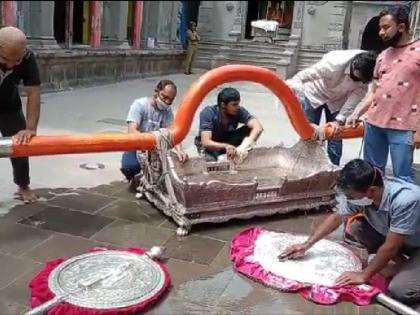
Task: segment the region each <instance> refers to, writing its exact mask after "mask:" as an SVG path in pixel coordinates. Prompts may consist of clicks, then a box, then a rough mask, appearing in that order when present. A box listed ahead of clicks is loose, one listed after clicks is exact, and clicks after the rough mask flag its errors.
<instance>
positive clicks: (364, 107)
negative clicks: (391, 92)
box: [346, 83, 377, 127]
mask: <svg viewBox="0 0 420 315" xmlns="http://www.w3.org/2000/svg"><path fill="white" fill-rule="evenodd" d="M376 88H377V86H376V83H373V84H372V88H371V89H370V91H368V94H367V95H366V98H365V99H364V100H362V102H360V103H359V105H357V106H356V108H355V110H354V111H353V113H352V114H351V115H350V116H349V117H348V118H347V119H346V125H352V126H353V127H354V126H355V125H356V122H357V120H359V119H360V117H362V116H363V115H364V114H365V113H366V112H367V111H368V109H369V107H370V105H372V102H373V100H374V99H375V93H376Z"/></svg>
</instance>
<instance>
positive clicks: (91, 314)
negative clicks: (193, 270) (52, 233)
mask: <svg viewBox="0 0 420 315" xmlns="http://www.w3.org/2000/svg"><path fill="white" fill-rule="evenodd" d="M103 250H107V249H104V248H93V249H91V250H90V252H97V251H103ZM125 251H127V252H130V253H135V254H139V255H142V254H144V253H145V250H144V249H141V248H128V249H126V250H125ZM64 261H65V260H64V259H55V260H53V261H50V262H47V263H46V264H45V267H44V269H43V270H41V271H40V272H39V273H38V274H37V275H36V276H35V277H34V278H33V279H32V280H31V281H30V283H29V288H30V290H31V300H30V304H31V307H32V308H35V307H37V306H39V305H41V304H42V303H45V302H47V301H49V300H51V299H53V298H54V296H55V295H54V293H52V292H51V290H50V288H49V287H48V277H49V275H50V273H51V272H52V271H53V270H54V269H55V268H57V267H58V266H59V265H60V264H61V263H63V262H64ZM158 264H159V266H160V267H161V268H162V270H163V272H164V274H165V279H164V285H163V287H162V289H161V290H160V291H159V292H158V293H157V294H156V295H155V296H153V297H152V298H150V299H148V300H146V301H144V302H143V303H141V304H137V305H133V306H130V307H123V308H118V309H113V310H96V309H86V308H83V307H78V306H75V305H73V304H70V303H66V302H62V303H60V304H59V305H57V306H55V307H53V308H51V309H50V310H49V311H48V313H47V315H64V314H65V315H129V314H139V312H141V311H144V310H145V309H147V308H148V307H150V306H151V305H152V304H154V303H155V302H157V300H158V299H159V298H160V297H161V296H162V294H163V293H164V292H165V291H166V290H167V289H168V288H169V285H170V284H171V278H170V276H169V273H168V270H167V268H166V266H165V265H163V264H161V263H159V262H158Z"/></svg>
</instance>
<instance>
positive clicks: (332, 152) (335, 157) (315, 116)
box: [301, 97, 343, 165]
mask: <svg viewBox="0 0 420 315" xmlns="http://www.w3.org/2000/svg"><path fill="white" fill-rule="evenodd" d="M301 103H302V105H303V110H304V112H305V115H306V118H307V119H308V120H309V121H310V122H311V123H313V124H316V125H319V122H320V121H321V115H322V111H323V110H325V120H326V121H327V122H331V121H335V117H336V116H337V115H338V112H335V113H331V111H330V110H329V108H328V106H327V105H322V106H319V107H317V108H313V107H312V105H311V102H310V101H309V100H308V99H307V98H306V97H303V98H302V99H301ZM327 152H328V156H329V158H330V161H331V163H333V164H334V165H340V160H341V155H342V154H343V141H341V140H329V141H328V146H327Z"/></svg>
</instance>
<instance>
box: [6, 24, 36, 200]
mask: <svg viewBox="0 0 420 315" xmlns="http://www.w3.org/2000/svg"><path fill="white" fill-rule="evenodd" d="M21 81H22V82H23V85H24V90H25V92H26V97H27V103H26V118H25V115H24V114H23V111H22V102H21V98H20V95H19V90H18V86H19V84H20V82H21ZM40 85H41V81H40V78H39V71H38V66H37V63H36V60H35V56H34V54H33V52H32V51H31V50H29V49H27V48H26V36H25V34H24V33H23V32H22V31H21V30H19V29H17V28H15V27H12V26H7V27H3V28H1V29H0V132H1V134H2V135H3V137H13V138H14V141H15V142H16V143H17V144H27V143H29V141H30V140H31V138H32V137H33V136H35V135H36V131H37V127H38V121H39V115H40V104H41V101H40ZM11 162H12V167H13V179H14V182H15V184H16V185H17V186H18V191H17V193H16V195H17V196H18V198H20V199H22V200H23V201H24V202H25V203H31V202H35V201H36V200H37V196H36V195H35V194H34V192H33V191H32V190H31V189H30V188H29V182H30V178H29V159H28V158H27V157H21V158H12V159H11Z"/></svg>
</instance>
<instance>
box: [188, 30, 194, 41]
mask: <svg viewBox="0 0 420 315" xmlns="http://www.w3.org/2000/svg"><path fill="white" fill-rule="evenodd" d="M187 36H188V39H189V40H190V41H194V40H195V36H194V33H193V32H192V31H191V30H187Z"/></svg>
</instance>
